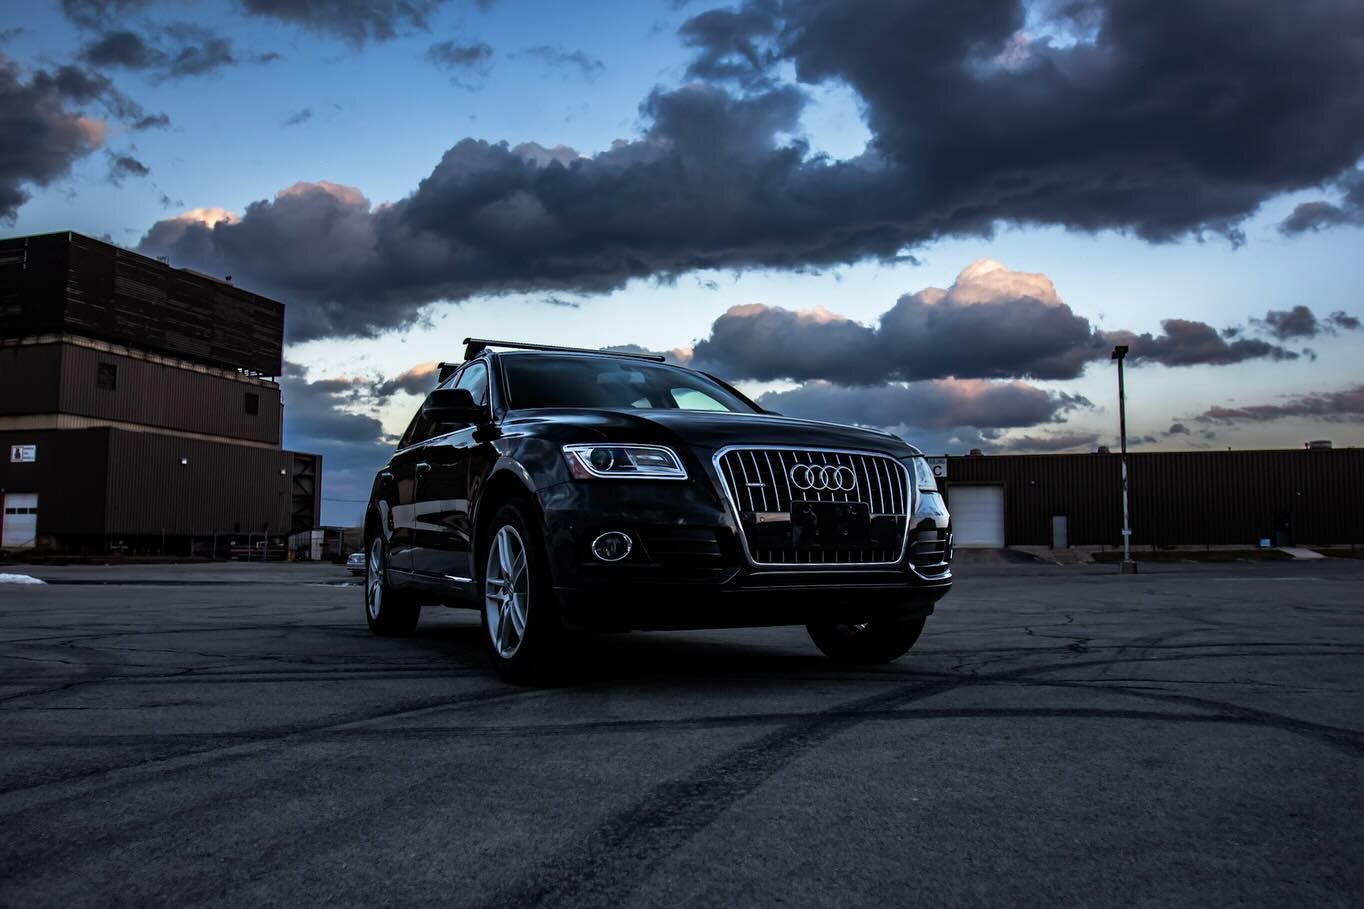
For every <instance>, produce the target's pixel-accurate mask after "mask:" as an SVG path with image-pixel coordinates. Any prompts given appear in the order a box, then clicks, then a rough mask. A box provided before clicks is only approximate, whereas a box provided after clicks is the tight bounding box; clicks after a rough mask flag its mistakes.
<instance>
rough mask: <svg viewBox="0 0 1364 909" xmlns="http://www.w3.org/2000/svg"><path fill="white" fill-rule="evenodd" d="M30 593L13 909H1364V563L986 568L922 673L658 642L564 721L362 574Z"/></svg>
mask: <svg viewBox="0 0 1364 909" xmlns="http://www.w3.org/2000/svg"><path fill="white" fill-rule="evenodd" d="M5 570H6V571H23V572H26V573H30V574H35V575H37V576H39V577H45V578H46V579H47V580H49V581H51V582H52V583H50V584H48V585H47V586H33V587H12V586H3V587H0V619H2V620H3V621H2V622H0V729H2V730H3V734H0V905H4V906H15V907H19V906H22V907H37V906H63V907H68V906H105V905H138V906H146V905H174V906H188V905H222V906H240V905H272V904H273V905H289V906H299V905H320V904H348V905H395V906H412V905H432V904H439V905H451V906H498V907H506V906H538V905H545V906H655V905H687V906H749V905H753V906H776V905H799V906H835V905H836V906H886V905H973V904H981V905H984V904H990V905H1000V904H1020V905H1043V904H1046V905H1054V904H1074V905H1105V904H1107V905H1134V904H1147V905H1172V904H1178V905H1209V904H1214V905H1224V904H1248V905H1265V906H1269V905H1274V906H1279V905H1283V904H1312V905H1340V906H1355V905H1359V904H1360V903H1361V902H1364V863H1361V862H1360V861H1359V856H1360V855H1364V820H1362V819H1364V760H1362V759H1364V659H1361V657H1362V656H1364V562H1361V561H1352V560H1345V559H1328V560H1320V561H1314V562H1286V563H1263V564H1254V563H1235V564H1216V565H1181V564H1173V565H1155V566H1143V568H1142V571H1143V573H1142V574H1140V575H1136V576H1122V575H1118V574H1116V573H1115V571H1116V569H1115V567H1114V566H1064V567H1056V566H1043V565H1026V564H1008V563H1001V564H997V565H972V566H967V567H966V568H965V569H964V570H963V573H962V576H961V577H960V578H959V581H958V584H957V588H956V589H955V590H954V591H953V592H952V594H951V595H950V596H949V597H948V598H947V599H946V600H944V601H943V602H942V603H941V604H940V606H939V609H938V612H937V614H936V615H935V616H933V617H932V618H931V619H930V620H929V624H928V627H927V630H926V631H925V633H924V636H923V638H922V639H921V640H920V642H919V644H918V646H917V647H916V648H915V649H914V651H912V652H911V653H910V654H909V655H908V656H906V657H905V658H903V659H901V660H900V661H898V662H897V663H894V664H890V665H887V666H881V667H872V668H865V667H850V666H840V665H835V664H833V663H831V662H828V661H827V660H825V659H824V658H823V657H822V656H821V655H820V654H819V653H818V651H816V650H815V648H814V647H813V645H811V644H810V643H809V641H808V639H807V638H806V636H805V633H804V631H803V629H799V628H780V629H759V630H741V631H724V632H718V631H717V632H692V633H651V634H633V635H622V636H611V637H602V638H598V639H595V640H594V641H593V642H592V643H591V644H590V645H589V647H588V649H587V650H586V651H585V652H584V654H583V655H582V657H581V661H580V662H581V665H580V667H579V668H578V669H577V670H576V671H575V673H574V674H573V675H572V676H571V677H570V679H569V680H568V681H567V682H566V683H565V684H564V685H562V686H559V687H556V688H552V689H541V690H528V689H519V688H513V687H510V686H507V685H504V684H503V683H501V682H500V681H498V680H497V679H496V678H495V677H493V676H492V675H491V674H490V673H489V671H488V670H487V668H486V664H485V661H484V659H483V657H482V655H481V653H480V649H479V637H478V627H477V624H476V620H475V619H474V617H473V614H472V613H465V612H457V611H452V610H427V611H425V612H424V614H423V617H422V623H421V626H420V628H419V629H418V632H417V634H416V636H414V637H412V638H409V639H402V640H392V639H376V638H372V637H370V635H369V634H368V632H367V631H366V628H365V623H364V620H363V616H362V612H361V608H362V607H361V593H360V588H359V587H358V586H351V585H350V580H349V576H348V575H347V574H346V573H345V571H344V570H343V569H340V568H335V567H331V566H306V565H268V566H259V565H258V566H216V567H215V566H116V567H112V568H100V567H98V566H88V567H87V566H82V567H79V568H77V567H72V568H65V569H63V568H56V567H53V568H35V569H22V568H13V567H11V568H7V569H5ZM643 605H647V604H642V606H643Z"/></svg>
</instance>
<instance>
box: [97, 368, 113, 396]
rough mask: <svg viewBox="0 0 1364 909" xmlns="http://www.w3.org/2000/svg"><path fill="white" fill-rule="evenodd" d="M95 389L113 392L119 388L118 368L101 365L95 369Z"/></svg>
mask: <svg viewBox="0 0 1364 909" xmlns="http://www.w3.org/2000/svg"><path fill="white" fill-rule="evenodd" d="M95 387H96V388H104V389H107V390H109V391H113V390H114V389H116V388H118V366H116V365H115V364H113V363H100V364H99V365H97V366H96V367H95Z"/></svg>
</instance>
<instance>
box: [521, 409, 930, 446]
mask: <svg viewBox="0 0 1364 909" xmlns="http://www.w3.org/2000/svg"><path fill="white" fill-rule="evenodd" d="M510 416H511V419H510V420H509V421H508V423H509V424H510V425H517V424H521V425H523V426H524V425H526V424H528V423H529V424H537V423H538V424H542V425H544V424H553V425H554V427H555V428H556V430H558V431H559V432H560V433H561V434H566V435H574V436H576V438H575V439H573V441H580V442H594V441H598V440H601V441H611V442H652V443H658V444H668V443H675V442H680V443H682V444H684V445H690V446H692V447H698V448H706V449H718V448H723V447H725V446H726V445H773V446H783V445H791V446H797V447H802V448H805V447H808V448H846V449H855V450H858V451H873V452H879V453H883V454H888V455H891V456H892V457H904V456H906V455H911V454H914V453H915V449H914V448H913V447H911V446H910V445H908V444H907V443H905V442H904V441H903V440H901V439H899V438H897V437H894V436H890V435H886V434H884V433H879V432H874V431H872V430H868V429H858V428H856V427H853V426H842V425H839V424H837V423H820V422H817V421H815V420H798V419H795V418H792V417H779V416H775V415H772V414H742V413H721V412H712V411H698V410H608V409H600V410H589V409H581V408H544V409H538V410H523V411H516V412H514V413H513V414H512V415H510ZM507 428H509V426H508V425H507V424H504V429H507ZM565 441H568V439H565Z"/></svg>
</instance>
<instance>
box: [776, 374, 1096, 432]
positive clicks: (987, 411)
mask: <svg viewBox="0 0 1364 909" xmlns="http://www.w3.org/2000/svg"><path fill="white" fill-rule="evenodd" d="M758 403H759V404H760V405H762V407H764V408H765V409H768V410H775V411H777V412H778V413H781V414H784V415H786V416H790V417H800V418H802V419H810V420H826V421H832V422H839V423H855V424H859V425H862V426H876V427H896V426H902V427H914V428H918V429H938V430H941V429H951V428H954V427H962V426H970V427H978V428H991V429H1003V428H1010V427H1021V426H1036V425H1038V424H1041V423H1056V422H1059V421H1060V420H1061V419H1062V418H1063V416H1064V414H1066V413H1067V412H1069V411H1071V410H1074V409H1076V408H1083V407H1091V406H1092V405H1091V404H1090V402H1089V401H1088V400H1086V399H1085V398H1083V397H1081V396H1080V395H1071V394H1063V393H1060V392H1054V391H1046V390H1044V389H1041V388H1038V387H1036V386H1033V385H1028V384H1026V383H1023V382H984V381H980V380H971V379H944V380H939V381H932V382H911V383H909V384H890V385H882V386H879V387H875V388H847V387H844V386H841V385H833V384H830V383H828V382H810V383H807V384H805V385H802V386H801V387H799V388H796V389H792V390H791V391H775V392H768V393H767V394H764V395H762V396H761V397H759V398H758Z"/></svg>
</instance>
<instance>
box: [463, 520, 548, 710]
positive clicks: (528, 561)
mask: <svg viewBox="0 0 1364 909" xmlns="http://www.w3.org/2000/svg"><path fill="white" fill-rule="evenodd" d="M534 526H535V525H534V524H532V522H531V518H530V510H529V509H528V508H525V507H524V506H522V505H519V504H509V505H503V506H502V507H501V508H500V509H498V511H497V513H496V514H495V515H493V519H492V522H491V524H490V525H489V527H488V543H487V545H486V547H485V549H484V558H483V573H482V578H481V580H482V582H483V583H482V587H483V640H484V644H485V645H486V646H487V648H488V654H489V656H490V657H491V659H492V663H493V668H494V669H496V670H497V673H498V675H500V676H502V678H504V679H506V680H507V681H509V682H513V683H515V684H518V685H531V684H541V683H544V682H548V681H551V680H552V679H553V678H554V677H555V676H556V675H557V674H558V673H559V672H560V671H561V670H562V668H563V666H564V662H565V657H566V648H567V645H568V643H569V642H568V635H567V634H566V633H565V631H564V629H563V627H562V626H561V625H560V623H559V609H558V604H557V602H556V600H555V596H554V588H553V586H552V585H551V584H550V582H549V566H548V558H547V556H546V555H545V549H544V544H543V542H542V541H541V539H540V537H539V536H538V535H537V534H536V533H535V531H534V530H533V529H532V528H533V527H534Z"/></svg>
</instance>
